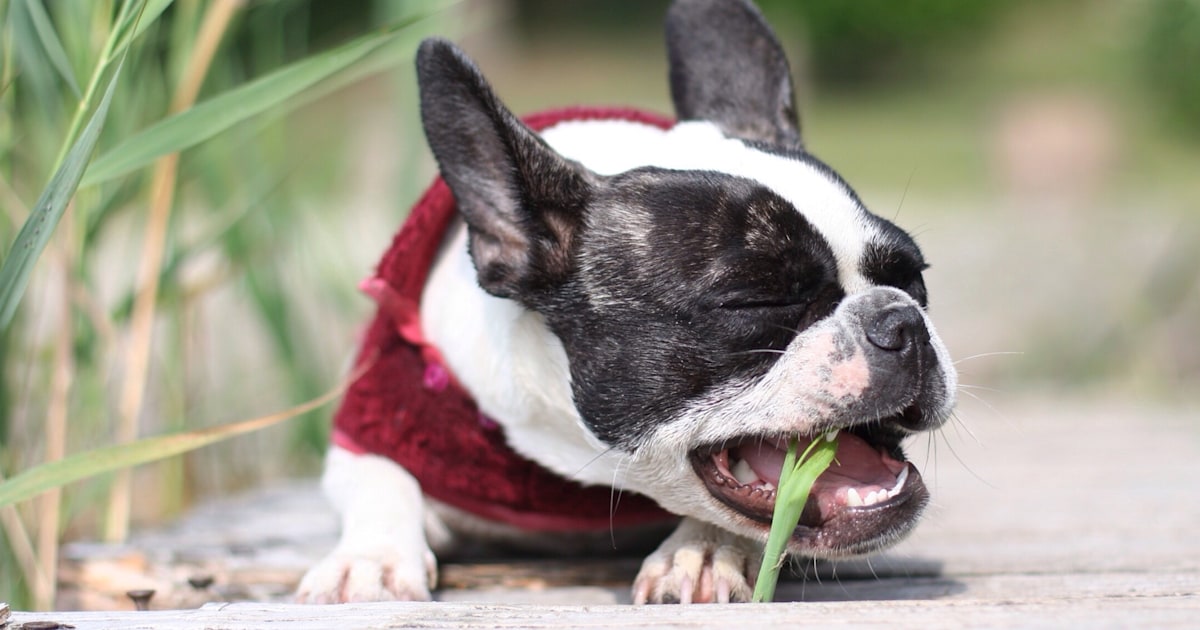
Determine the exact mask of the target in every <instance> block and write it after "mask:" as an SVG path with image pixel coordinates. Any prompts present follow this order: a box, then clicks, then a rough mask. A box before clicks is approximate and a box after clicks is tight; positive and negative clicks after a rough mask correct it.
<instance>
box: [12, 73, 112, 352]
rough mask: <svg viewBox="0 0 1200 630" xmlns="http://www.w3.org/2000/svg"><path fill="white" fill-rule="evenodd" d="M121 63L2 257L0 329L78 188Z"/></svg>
mask: <svg viewBox="0 0 1200 630" xmlns="http://www.w3.org/2000/svg"><path fill="white" fill-rule="evenodd" d="M123 65H124V60H122V62H121V63H119V64H117V69H116V70H115V71H114V72H113V75H112V77H111V78H110V79H109V80H108V87H107V88H105V90H104V97H103V98H101V99H100V104H99V105H98V106H97V107H96V111H95V112H93V113H92V117H91V119H90V120H89V121H88V123H87V125H86V126H85V127H84V128H83V132H82V133H80V134H79V138H78V139H77V140H76V141H75V143H74V144H73V145H72V146H71V148H70V150H69V151H67V153H66V155H65V157H64V158H63V160H62V164H60V165H59V167H58V170H57V171H55V173H54V175H53V176H52V177H51V178H50V183H48V184H47V185H46V189H45V190H44V191H42V194H41V196H40V197H38V200H37V203H36V204H35V205H34V207H33V212H31V213H30V214H29V218H28V219H26V220H25V225H23V226H21V231H20V233H18V234H17V240H16V241H14V242H13V245H12V247H11V248H10V249H9V252H8V256H7V257H5V259H4V266H3V268H0V330H4V329H5V328H7V327H8V324H9V323H10V322H11V321H12V318H13V315H14V314H16V312H17V305H19V304H20V303H21V296H22V295H24V293H25V287H26V286H27V285H28V284H29V276H30V274H31V273H32V272H33V266H34V264H36V263H37V259H38V257H39V256H41V254H42V250H44V249H45V248H46V243H48V242H50V235H51V234H53V233H54V228H55V227H57V226H58V220H59V219H61V218H62V215H63V212H64V211H65V210H66V208H67V204H68V203H70V201H71V197H73V196H74V195H75V190H76V189H77V188H78V187H79V180H80V178H81V177H82V176H83V171H84V169H85V168H86V167H87V163H88V158H89V157H90V156H91V154H92V150H93V149H95V148H96V140H97V139H98V138H99V137H100V130H101V129H102V128H103V127H104V119H105V118H107V117H108V106H109V104H110V103H111V102H112V95H113V91H114V89H115V88H116V85H117V79H118V78H120V76H121V68H122V66H123Z"/></svg>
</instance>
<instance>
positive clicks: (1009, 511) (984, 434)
mask: <svg viewBox="0 0 1200 630" xmlns="http://www.w3.org/2000/svg"><path fill="white" fill-rule="evenodd" d="M958 418H959V419H957V420H955V421H953V424H951V425H949V426H948V427H947V428H946V429H944V430H943V431H941V432H940V433H939V434H937V435H935V436H933V437H931V438H929V442H928V445H929V451H930V453H931V454H930V456H928V457H926V456H924V454H923V451H925V450H926V443H924V442H917V443H916V444H914V445H912V446H910V448H909V451H910V453H912V454H914V455H916V457H915V459H916V460H917V462H918V465H919V467H920V468H921V470H922V471H923V474H924V476H925V479H926V482H927V484H928V485H929V486H930V488H931V490H932V492H933V496H934V499H933V504H932V506H931V509H930V511H929V515H928V517H927V518H926V521H925V522H924V523H923V524H922V525H921V526H920V527H919V528H918V529H917V532H916V534H915V535H914V536H912V537H911V538H910V539H909V540H907V541H905V542H903V543H902V544H901V545H899V546H898V547H897V548H896V549H895V550H894V551H892V552H890V553H888V554H885V555H883V556H880V557H874V558H871V559H868V560H855V561H847V562H839V563H836V564H815V565H813V564H803V565H799V566H798V567H797V569H798V570H800V572H801V573H804V574H807V575H808V576H809V579H808V580H806V581H792V582H785V583H783V584H781V586H780V589H779V593H778V594H779V597H780V598H781V599H784V600H793V603H780V604H771V605H765V606H756V607H753V608H749V607H745V606H698V607H691V608H683V609H681V608H679V607H666V608H634V607H630V606H624V604H627V603H628V602H629V583H630V582H631V581H632V579H633V576H634V575H635V574H636V571H637V568H638V566H639V564H640V560H639V559H638V558H610V559H604V560H595V559H589V560H579V559H574V560H563V559H558V560H555V559H528V558H527V559H515V560H514V559H511V558H510V559H505V560H503V561H500V560H497V559H494V558H493V559H486V560H474V559H473V560H471V561H470V562H463V561H461V560H460V561H458V562H447V563H444V564H443V565H442V567H441V576H442V586H443V588H442V589H441V590H439V591H438V592H437V593H436V594H435V596H436V597H437V598H438V599H440V600H441V601H439V602H435V603H426V604H404V603H391V604H379V605H347V606H319V607H298V606H294V605H289V604H286V603H285V602H286V601H287V600H288V599H289V598H290V594H291V590H292V589H293V588H294V586H295V584H296V581H297V580H298V579H299V577H300V575H302V573H303V571H304V570H305V569H306V568H307V567H308V566H309V565H310V564H311V563H312V562H314V561H315V560H317V559H319V558H320V557H321V555H322V554H324V553H325V552H326V551H327V550H328V549H329V548H331V547H332V546H333V544H334V541H335V539H336V521H335V520H334V519H333V517H332V514H331V512H330V511H329V509H328V508H327V507H326V506H325V504H324V502H323V500H322V499H321V498H320V496H319V494H318V492H317V491H316V486H315V484H314V483H312V482H311V481H310V482H304V483H299V484H294V485H291V486H285V487H283V488H276V489H269V490H265V491H263V492H259V493H256V494H253V495H249V496H243V497H235V498H232V499H229V500H224V501H220V502H215V503H214V504H211V505H208V506H202V507H201V508H200V509H198V510H197V511H196V512H194V513H193V514H192V515H191V516H189V517H188V518H187V519H184V520H182V521H180V522H179V523H176V524H174V525H172V526H171V527H169V528H165V529H163V530H159V531H155V532H143V533H140V534H139V535H138V536H137V537H136V538H135V539H134V540H133V541H132V542H131V544H130V545H129V546H126V547H120V548H113V547H107V546H87V545H75V546H72V547H69V548H68V549H67V550H66V553H64V576H66V577H67V578H68V582H69V583H66V584H64V585H63V586H64V589H63V590H64V593H67V594H68V597H75V598H76V599H75V600H74V601H75V602H78V605H76V606H74V607H78V608H84V607H88V608H95V607H102V606H105V607H109V608H113V607H117V608H120V607H125V608H130V607H131V605H130V603H129V601H128V599H127V598H126V597H125V596H124V591H126V590H128V589H131V588H146V587H151V588H156V589H159V592H158V594H157V595H156V596H155V599H154V601H153V602H152V607H153V608H163V607H173V608H195V607H201V606H203V605H204V603H205V602H207V601H213V600H214V599H233V600H255V601H257V602H258V603H239V604H232V605H220V606H204V607H202V608H200V609H198V610H187V611H174V612H172V611H157V612H155V611H151V612H144V613H132V612H122V613H105V612H93V613H55V614H53V615H49V616H47V615H31V614H30V613H23V612H17V613H14V621H16V622H19V623H24V622H28V621H30V620H34V621H37V620H51V621H52V620H61V621H64V622H66V623H71V624H72V625H75V626H77V627H78V628H80V629H81V630H86V628H102V627H103V628H108V627H113V628H141V627H163V628H201V627H213V628H239V627H258V626H263V625H268V624H269V625H271V626H273V627H278V628H285V629H291V628H319V627H332V626H334V625H336V626H337V627H361V628H384V627H401V626H406V627H407V626H412V627H496V626H500V627H532V628H545V627H557V626H564V625H566V626H584V627H596V626H603V627H626V626H637V627H642V626H644V625H662V626H664V627H680V628H700V627H718V626H725V627H727V626H729V625H730V624H742V625H745V624H746V623H747V619H748V618H749V619H752V620H753V625H754V626H755V627H760V626H761V627H774V626H782V625H785V624H786V625H795V624H796V623H797V622H804V621H807V622H812V623H821V624H826V625H829V624H837V625H848V626H874V625H883V624H885V623H886V624H888V625H894V624H896V623H899V624H901V625H921V626H923V627H930V628H949V627H967V628H970V627H989V626H990V627H995V626H1006V627H1062V626H1073V625H1080V626H1088V627H1128V626H1142V627H1149V626H1153V627H1171V626H1174V627H1194V626H1196V624H1197V623H1198V620H1200V537H1197V536H1196V535H1195V531H1196V526H1197V525H1198V524H1200V501H1197V498H1198V495H1197V493H1196V490H1195V488H1194V485H1195V480H1196V479H1197V478H1200V422H1197V414H1196V413H1194V411H1193V410H1190V409H1188V408H1186V407H1180V408H1173V409H1172V408H1163V409H1156V408H1151V407H1144V406H1130V405H1123V404H1120V403H1117V404H1113V403H1110V402H1107V401H1092V402H1079V401H1071V402H1056V401H1047V400H1045V399H1040V400H1024V401H1016V402H1012V403H1009V404H1007V405H1002V406H1001V407H1000V411H999V412H994V411H991V410H988V409H986V408H984V407H982V406H980V405H976V404H972V403H970V402H967V403H965V404H964V405H963V406H962V407H961V408H960V410H959V413H958ZM203 576H208V577H211V578H213V582H212V584H210V585H206V586H205V587H204V588H202V589H199V588H196V587H193V586H191V585H189V584H188V578H195V577H203ZM72 593H74V594H73V595H72ZM89 598H90V599H89ZM68 601H70V600H68ZM68 605H71V604H68ZM748 615H751V617H748ZM10 625H14V624H10ZM6 630H8V629H6Z"/></svg>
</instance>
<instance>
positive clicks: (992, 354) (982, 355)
mask: <svg viewBox="0 0 1200 630" xmlns="http://www.w3.org/2000/svg"><path fill="white" fill-rule="evenodd" d="M1024 354H1025V353H1024V352H1020V351H1001V352H981V353H979V354H972V355H971V356H969V357H963V358H961V359H958V360H956V361H955V362H954V365H955V366H958V365H959V364H960V363H965V362H967V361H973V360H975V359H983V358H985V357H1002V356H1022V355H1024Z"/></svg>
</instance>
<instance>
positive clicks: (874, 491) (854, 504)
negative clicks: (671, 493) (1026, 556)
mask: <svg viewBox="0 0 1200 630" xmlns="http://www.w3.org/2000/svg"><path fill="white" fill-rule="evenodd" d="M888 426H890V424H889V423H887V422H884V423H878V424H873V425H871V426H856V427H852V428H847V429H843V430H841V431H840V432H839V433H838V447H837V454H836V456H835V458H834V462H833V464H832V465H830V466H829V468H828V469H827V470H826V471H825V472H824V473H822V474H821V476H820V477H818V478H817V480H816V483H814V484H813V487H812V490H811V492H810V493H809V497H808V502H807V503H806V504H805V506H804V511H803V513H802V515H801V517H800V524H799V525H797V526H796V529H795V531H794V532H793V533H792V541H791V543H792V544H791V547H792V548H793V550H794V551H800V552H808V553H812V554H814V555H819V556H826V557H834V556H845V555H854V554H860V553H866V552H869V551H873V550H875V549H878V548H880V547H882V546H885V545H887V544H889V543H890V542H892V541H894V540H896V539H898V538H899V537H901V536H903V535H904V534H906V533H907V532H908V531H909V530H910V529H912V527H913V525H915V523H916V519H917V516H918V515H919V514H920V511H921V509H922V508H923V507H924V504H925V502H926V501H927V500H928V498H929V493H928V491H927V490H926V489H925V484H924V482H923V481H922V480H921V475H920V473H919V472H918V471H917V469H916V467H915V466H913V465H912V464H910V463H908V462H907V461H906V460H905V459H904V455H903V453H902V451H901V450H900V446H899V444H900V437H901V435H902V433H901V432H898V431H895V430H889V429H888V428H887V427H888ZM823 433H825V431H822V432H821V433H814V434H813V435H799V436H795V435H783V436H764V435H757V436H754V435H748V436H745V437H743V438H740V439H737V440H734V441H729V442H725V443H723V444H721V445H714V446H708V447H702V448H699V449H696V450H694V451H692V453H691V459H692V467H693V468H694V470H695V472H696V474H697V475H698V476H699V477H700V479H701V480H703V481H704V485H705V487H707V488H708V491H709V492H710V493H711V494H712V495H713V496H714V497H715V498H717V499H718V500H719V501H721V502H722V503H724V504H725V505H727V506H729V507H730V508H732V509H733V510H735V511H736V512H738V513H739V514H740V515H742V516H743V517H745V519H746V520H747V521H748V522H749V523H750V524H751V525H753V526H756V527H758V528H760V529H762V530H763V531H764V532H765V531H768V530H769V529H770V524H771V517H772V514H773V512H774V509H775V495H776V486H777V485H778V484H779V473H780V470H781V469H782V467H783V460H784V456H785V455H786V454H787V449H788V445H789V443H790V441H791V440H792V439H797V440H798V442H799V451H801V452H802V451H803V450H804V448H805V447H806V446H807V445H808V444H810V443H811V442H812V440H813V439H814V438H816V437H818V436H819V435H822V434H823Z"/></svg>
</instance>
